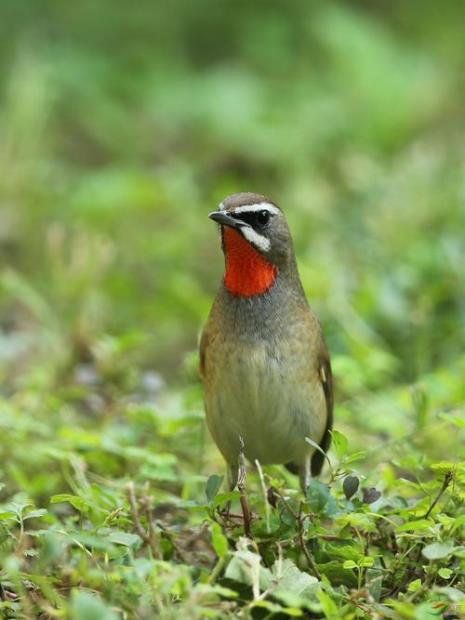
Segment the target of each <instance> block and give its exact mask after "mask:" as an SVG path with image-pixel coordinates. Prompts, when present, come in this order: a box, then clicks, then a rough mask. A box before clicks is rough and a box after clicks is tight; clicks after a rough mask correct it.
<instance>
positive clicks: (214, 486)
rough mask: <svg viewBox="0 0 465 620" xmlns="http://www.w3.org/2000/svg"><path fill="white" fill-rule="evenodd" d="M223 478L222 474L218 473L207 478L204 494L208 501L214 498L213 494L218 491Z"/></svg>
mask: <svg viewBox="0 0 465 620" xmlns="http://www.w3.org/2000/svg"><path fill="white" fill-rule="evenodd" d="M223 478H224V476H219V475H218V474H213V475H211V476H210V477H209V478H208V480H207V484H206V486H205V495H206V496H207V500H208V501H209V502H212V501H213V500H214V499H215V495H216V494H217V493H218V491H219V490H220V487H221V485H222V483H223Z"/></svg>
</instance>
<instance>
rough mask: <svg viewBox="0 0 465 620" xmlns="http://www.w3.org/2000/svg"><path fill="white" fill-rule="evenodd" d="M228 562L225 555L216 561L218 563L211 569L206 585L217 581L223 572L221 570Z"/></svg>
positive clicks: (227, 556)
mask: <svg viewBox="0 0 465 620" xmlns="http://www.w3.org/2000/svg"><path fill="white" fill-rule="evenodd" d="M228 561H229V555H226V556H224V557H223V558H219V559H218V562H217V563H216V564H215V566H214V567H213V570H212V572H211V574H210V577H209V578H208V583H209V584H210V585H211V584H213V583H215V581H216V580H217V579H218V577H219V576H220V575H221V573H222V572H223V569H224V568H225V566H226V564H227V563H228Z"/></svg>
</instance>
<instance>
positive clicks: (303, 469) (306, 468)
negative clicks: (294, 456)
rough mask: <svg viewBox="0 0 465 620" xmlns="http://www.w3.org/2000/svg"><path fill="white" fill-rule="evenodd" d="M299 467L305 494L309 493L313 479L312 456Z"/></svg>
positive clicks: (301, 484)
mask: <svg viewBox="0 0 465 620" xmlns="http://www.w3.org/2000/svg"><path fill="white" fill-rule="evenodd" d="M299 469H300V471H299V478H300V486H301V488H302V491H303V492H304V495H307V490H308V487H309V486H310V482H311V481H312V476H311V473H310V457H308V458H306V459H305V461H304V462H303V463H302V465H301V466H300V468H299Z"/></svg>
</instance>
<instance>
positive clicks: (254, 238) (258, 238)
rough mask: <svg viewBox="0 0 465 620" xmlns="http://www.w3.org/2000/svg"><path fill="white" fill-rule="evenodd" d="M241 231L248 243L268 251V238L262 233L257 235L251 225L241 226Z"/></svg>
mask: <svg viewBox="0 0 465 620" xmlns="http://www.w3.org/2000/svg"><path fill="white" fill-rule="evenodd" d="M241 233H242V234H243V235H244V237H245V238H246V239H247V241H248V242H249V243H251V244H252V245H254V246H255V247H256V248H258V249H259V250H262V252H268V250H269V249H270V240H269V239H267V238H266V237H264V236H263V235H259V234H258V232H256V231H255V230H254V229H253V228H252V227H251V226H241Z"/></svg>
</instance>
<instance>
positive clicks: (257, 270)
mask: <svg viewBox="0 0 465 620" xmlns="http://www.w3.org/2000/svg"><path fill="white" fill-rule="evenodd" d="M223 231H224V232H223V240H224V250H225V256H226V273H225V274H224V284H225V286H226V288H227V289H228V291H229V292H230V293H232V294H233V295H240V296H241V297H252V295H260V294H261V293H265V292H266V291H267V290H269V289H270V288H271V287H272V286H273V284H274V282H275V280H276V276H277V275H278V268H277V267H276V266H275V265H272V264H271V263H269V262H268V261H267V260H266V259H265V258H263V256H262V255H261V254H260V253H259V252H257V250H256V249H255V248H253V247H252V246H251V245H250V243H248V242H247V241H246V240H245V239H244V237H243V236H242V235H241V234H240V233H238V232H237V231H236V230H234V229H233V228H226V227H225V228H224V229H223Z"/></svg>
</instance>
